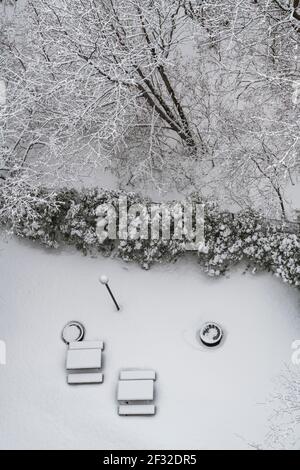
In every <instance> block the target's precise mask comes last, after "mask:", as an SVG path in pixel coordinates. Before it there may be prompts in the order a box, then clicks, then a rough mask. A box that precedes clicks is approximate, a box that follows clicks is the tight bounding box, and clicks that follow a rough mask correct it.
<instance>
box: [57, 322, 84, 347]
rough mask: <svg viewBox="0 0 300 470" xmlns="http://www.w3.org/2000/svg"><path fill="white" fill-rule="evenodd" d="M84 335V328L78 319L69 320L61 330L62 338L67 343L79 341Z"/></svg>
mask: <svg viewBox="0 0 300 470" xmlns="http://www.w3.org/2000/svg"><path fill="white" fill-rule="evenodd" d="M84 335H85V328H84V326H83V324H82V323H80V322H78V321H70V322H69V323H67V324H66V325H65V326H64V328H63V330H62V334H61V337H62V340H63V341H64V342H65V343H66V344H69V343H71V342H72V341H81V340H82V339H83V338H84Z"/></svg>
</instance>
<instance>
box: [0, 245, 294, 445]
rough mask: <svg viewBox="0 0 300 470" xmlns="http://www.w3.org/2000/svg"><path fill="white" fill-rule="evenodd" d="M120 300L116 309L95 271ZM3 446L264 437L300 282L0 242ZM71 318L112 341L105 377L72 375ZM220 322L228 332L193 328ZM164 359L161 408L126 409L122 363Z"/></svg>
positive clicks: (224, 441) (237, 441)
mask: <svg viewBox="0 0 300 470" xmlns="http://www.w3.org/2000/svg"><path fill="white" fill-rule="evenodd" d="M102 273H105V274H107V275H108V276H109V277H110V278H111V287H112V288H113V290H114V291H115V293H116V294H117V297H118V299H119V301H120V303H121V304H122V310H121V312H120V313H117V312H116V311H115V310H114V308H113V306H112V304H111V302H110V300H109V298H108V296H107V292H106V290H105V288H104V287H103V286H101V285H100V284H99V282H98V277H99V275H100V274H102ZM0 278H1V285H0V311H1V315H0V339H1V340H4V341H5V342H6V345H7V365H6V366H0V416H1V423H0V448H6V449H8V448H26V449H29V448H41V449H45V448H65V449H67V448H98V449H127V448H129V449H138V448H143V449H150V448H151V449H162V448H165V449H166V448H173V449H174V448H175V449H176V448H182V449H184V448H187V449H195V448H199V449H210V448H247V447H248V444H249V443H253V442H257V443H261V442H262V440H263V438H264V435H265V433H266V431H267V429H268V422H267V418H268V416H269V414H270V409H268V406H267V405H264V404H263V403H264V402H265V401H266V399H267V398H268V395H269V393H270V392H272V391H273V385H274V384H273V382H272V379H273V378H274V377H275V376H276V375H277V374H278V373H279V372H280V370H281V369H282V368H283V366H284V363H290V360H291V343H292V341H293V340H295V339H297V338H298V339H299V338H300V315H299V303H300V298H299V292H297V291H296V290H293V289H291V288H288V287H286V286H285V285H283V284H282V283H280V282H279V281H278V280H277V279H275V278H273V277H271V276H270V275H266V274H263V275H257V276H252V275H250V274H246V275H243V274H242V270H241V269H238V270H235V271H234V272H232V273H231V274H230V276H228V277H227V278H223V279H219V280H216V279H209V278H207V277H205V276H204V275H203V274H201V272H200V270H199V267H198V266H197V264H196V262H195V261H193V260H192V259H191V258H187V259H185V260H182V261H180V262H179V263H176V264H171V265H167V266H156V267H154V268H152V269H151V270H150V271H148V272H145V271H142V270H141V269H140V268H139V267H137V266H136V265H134V264H125V263H123V262H120V261H118V260H112V259H105V258H102V257H98V258H90V257H83V256H81V255H80V254H79V253H74V252H73V251H70V250H63V251H57V252H55V251H48V250H47V251H46V250H43V249H41V248H40V247H38V246H37V245H32V244H30V243H28V242H24V241H17V240H15V239H10V240H8V241H4V240H2V241H1V242H0ZM69 320H79V321H82V322H83V323H84V325H85V326H86V330H87V334H86V338H87V339H90V340H93V339H97V338H99V339H102V340H104V341H105V344H106V348H105V363H104V374H105V380H104V383H103V384H101V385H84V386H75V387H72V386H68V385H67V384H66V372H65V370H64V361H65V354H66V346H65V345H64V343H63V342H62V340H61V338H60V334H61V330H62V328H63V326H64V324H65V323H66V322H68V321H69ZM206 320H215V321H217V322H219V323H221V324H222V325H223V327H224V330H225V332H226V337H225V341H224V343H223V345H222V346H221V347H219V348H218V349H216V350H213V351H212V350H205V349H204V348H203V347H202V346H201V345H200V344H199V343H198V342H197V339H196V332H197V330H198V329H199V328H200V326H201V325H202V323H203V322H205V321H206ZM126 367H147V368H153V369H155V370H156V371H157V374H158V380H157V382H156V404H157V415H156V416H155V417H147V418H144V417H118V415H117V403H116V385H117V378H118V371H119V369H121V368H126Z"/></svg>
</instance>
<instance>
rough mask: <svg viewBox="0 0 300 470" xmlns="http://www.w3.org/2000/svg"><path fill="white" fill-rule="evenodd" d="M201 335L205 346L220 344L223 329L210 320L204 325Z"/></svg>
mask: <svg viewBox="0 0 300 470" xmlns="http://www.w3.org/2000/svg"><path fill="white" fill-rule="evenodd" d="M199 336H200V339H201V341H202V343H203V344H205V346H208V347H213V346H218V344H220V342H221V341H222V338H223V330H222V328H221V327H220V325H218V324H217V323H215V322H208V323H205V324H204V325H203V326H202V328H201V330H200V332H199Z"/></svg>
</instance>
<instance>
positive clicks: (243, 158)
mask: <svg viewBox="0 0 300 470" xmlns="http://www.w3.org/2000/svg"><path fill="white" fill-rule="evenodd" d="M298 10H299V5H298V3H297V0H293V2H292V0H290V1H289V0H287V1H285V2H284V1H283V0H278V1H275V0H243V1H242V2H240V1H237V0H227V1H226V2H222V1H221V0H202V1H196V0H193V1H192V0H191V1H188V0H174V1H172V2H170V1H167V0H129V1H128V0H84V1H82V0H51V1H48V0H45V1H43V2H40V1H37V0H28V1H27V8H26V10H25V11H23V10H22V12H21V13H22V15H21V17H19V18H18V17H17V16H16V17H15V19H16V20H15V21H16V23H15V24H14V26H11V25H7V26H6V32H5V34H4V37H2V36H1V43H2V47H1V50H2V51H3V52H2V53H1V55H2V57H1V58H0V60H1V75H2V78H4V79H5V80H6V82H7V84H8V97H9V99H8V103H7V106H6V107H5V108H4V109H1V116H0V119H1V122H3V123H5V125H4V126H3V127H4V139H5V145H4V146H2V153H4V156H2V159H3V160H4V162H5V165H6V166H9V169H10V171H9V175H8V180H9V178H14V179H17V180H18V181H24V179H25V180H26V182H27V184H33V185H34V184H36V183H37V182H45V181H46V182H47V184H49V183H50V182H53V183H55V184H56V183H58V182H60V184H61V183H64V182H66V181H67V180H68V179H70V178H74V177H75V178H76V176H77V175H78V174H81V173H83V172H84V171H88V170H89V171H90V170H91V169H93V168H94V167H96V166H97V165H100V164H103V165H105V166H109V167H110V168H111V169H113V171H116V172H117V174H118V175H119V177H120V180H121V181H122V182H124V183H125V184H131V185H134V186H135V187H138V185H139V184H140V185H141V184H142V185H144V184H145V182H146V183H148V182H150V183H151V184H152V185H155V186H158V187H161V186H162V184H163V185H164V186H165V187H171V186H173V187H174V186H175V187H176V189H179V190H181V191H183V190H184V191H190V190H191V189H198V190H199V189H203V190H204V192H205V193H206V194H214V196H216V195H217V196H218V195H221V196H224V195H225V196H226V197H227V198H228V199H229V200H231V201H232V200H233V201H234V202H235V203H237V205H239V206H247V205H251V204H253V203H255V205H257V206H267V207H272V208H274V207H275V209H276V208H278V209H279V211H280V212H281V213H282V214H283V215H285V200H284V185H285V182H286V181H287V180H288V179H290V180H291V181H293V178H294V174H295V172H296V171H297V168H298V167H299V157H298V152H299V137H298V136H299V106H298V103H297V99H295V96H296V95H295V89H296V88H295V87H296V85H297V83H298V82H297V80H298V77H299V61H298V55H297V54H298V52H297V50H298V49H297V47H298V41H299V24H298V22H299V18H298ZM295 84H296V85H295ZM8 180H7V181H8Z"/></svg>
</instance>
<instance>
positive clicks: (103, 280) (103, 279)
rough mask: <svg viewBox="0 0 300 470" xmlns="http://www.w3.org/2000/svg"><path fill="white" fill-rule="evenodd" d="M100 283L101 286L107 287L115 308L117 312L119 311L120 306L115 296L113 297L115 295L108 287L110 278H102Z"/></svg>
mask: <svg viewBox="0 0 300 470" xmlns="http://www.w3.org/2000/svg"><path fill="white" fill-rule="evenodd" d="M99 281H100V282H101V284H103V285H104V286H105V287H106V289H107V290H108V292H109V295H110V296H111V298H112V300H113V302H114V304H115V306H116V307H117V310H118V311H119V310H120V307H119V305H118V302H117V301H116V299H115V296H114V295H113V293H112V291H111V289H110V287H109V285H108V281H109V279H108V277H107V276H101V277H100V279H99Z"/></svg>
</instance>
